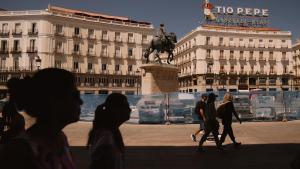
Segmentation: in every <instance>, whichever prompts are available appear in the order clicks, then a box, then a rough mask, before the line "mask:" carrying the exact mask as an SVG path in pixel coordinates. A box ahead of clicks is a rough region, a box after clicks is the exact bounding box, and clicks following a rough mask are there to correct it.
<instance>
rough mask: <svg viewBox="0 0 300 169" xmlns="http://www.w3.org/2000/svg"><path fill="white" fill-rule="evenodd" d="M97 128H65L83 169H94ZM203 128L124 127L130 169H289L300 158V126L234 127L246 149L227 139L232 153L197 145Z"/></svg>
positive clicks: (78, 125) (295, 123)
mask: <svg viewBox="0 0 300 169" xmlns="http://www.w3.org/2000/svg"><path fill="white" fill-rule="evenodd" d="M90 127H91V123H88V122H78V123H75V124H72V125H70V126H68V127H66V128H65V132H66V134H67V136H68V139H69V142H70V144H71V146H72V151H73V153H74V156H75V158H76V161H77V163H78V166H79V169H86V168H88V161H89V159H88V155H89V154H88V151H87V150H86V148H85V144H86V139H87V134H88V131H89V129H90ZM197 128H198V125H197V124H188V125H185V124H176V125H175V124H172V125H136V124H125V125H123V126H122V127H121V130H122V133H123V137H124V141H125V145H126V163H127V164H126V166H127V169H269V168H270V169H289V168H290V167H289V164H290V163H291V161H292V160H293V159H294V158H295V156H296V154H297V153H300V121H289V122H245V123H243V124H238V123H234V125H233V129H234V132H235V135H236V138H237V140H238V141H241V142H242V143H243V145H242V147H241V148H240V149H234V147H233V146H232V144H230V139H229V138H227V139H226V143H225V145H226V146H225V147H226V149H227V151H224V152H219V151H218V150H217V149H216V147H215V144H214V143H211V142H209V143H207V142H206V143H204V149H205V151H204V152H201V153H199V152H197V150H196V148H197V143H195V142H192V141H191V139H190V134H191V133H192V132H194V130H196V129H197Z"/></svg>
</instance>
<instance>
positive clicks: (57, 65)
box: [54, 60, 61, 68]
mask: <svg viewBox="0 0 300 169" xmlns="http://www.w3.org/2000/svg"><path fill="white" fill-rule="evenodd" d="M54 65H55V67H56V68H61V61H60V60H55V61H54Z"/></svg>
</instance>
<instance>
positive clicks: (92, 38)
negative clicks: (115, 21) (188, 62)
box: [54, 32, 149, 45]
mask: <svg viewBox="0 0 300 169" xmlns="http://www.w3.org/2000/svg"><path fill="white" fill-rule="evenodd" d="M54 35H55V36H57V37H66V35H65V34H64V32H55V33H54ZM72 37H73V38H74V39H84V38H83V36H82V34H80V33H79V34H75V33H74V34H73V35H72ZM86 38H87V39H88V40H90V41H96V40H97V37H96V35H94V34H92V35H88V36H87V37H86ZM100 40H101V41H104V42H109V41H110V40H109V38H108V36H103V37H101V38H100ZM114 42H116V43H129V44H135V43H137V42H136V41H135V40H134V39H130V38H128V39H127V40H123V39H122V38H118V37H116V38H114ZM141 43H142V44H144V45H148V44H149V41H148V40H142V42H141Z"/></svg>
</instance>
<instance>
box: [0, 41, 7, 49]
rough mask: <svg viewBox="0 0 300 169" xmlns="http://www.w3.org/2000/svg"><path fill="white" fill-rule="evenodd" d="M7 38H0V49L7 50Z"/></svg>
mask: <svg viewBox="0 0 300 169" xmlns="http://www.w3.org/2000/svg"><path fill="white" fill-rule="evenodd" d="M7 46H8V45H7V40H1V51H8V48H7Z"/></svg>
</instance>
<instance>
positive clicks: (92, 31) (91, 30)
mask: <svg viewBox="0 0 300 169" xmlns="http://www.w3.org/2000/svg"><path fill="white" fill-rule="evenodd" d="M88 34H89V37H93V36H94V35H95V30H94V29H89V30H88Z"/></svg>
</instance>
